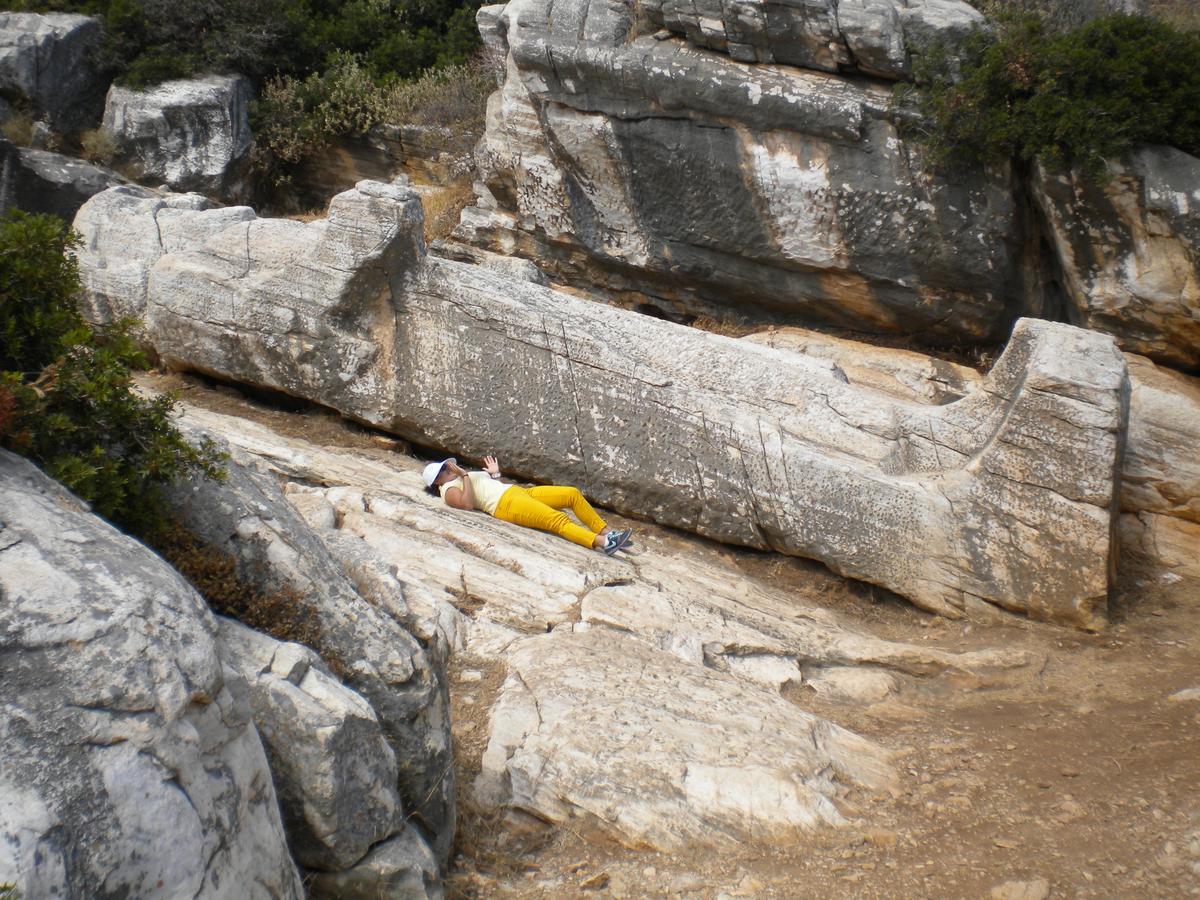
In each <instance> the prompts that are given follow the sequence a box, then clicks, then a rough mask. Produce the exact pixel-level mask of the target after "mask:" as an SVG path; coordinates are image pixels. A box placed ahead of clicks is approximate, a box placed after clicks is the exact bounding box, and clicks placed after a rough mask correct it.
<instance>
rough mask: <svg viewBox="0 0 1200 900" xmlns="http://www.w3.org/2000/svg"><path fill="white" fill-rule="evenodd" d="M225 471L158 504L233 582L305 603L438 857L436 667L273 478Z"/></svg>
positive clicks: (449, 834) (440, 737) (444, 761)
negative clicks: (376, 728) (287, 591)
mask: <svg viewBox="0 0 1200 900" xmlns="http://www.w3.org/2000/svg"><path fill="white" fill-rule="evenodd" d="M189 433H190V434H192V436H193V437H195V438H199V437H201V435H200V434H199V433H193V432H189ZM227 469H228V477H227V478H226V480H225V481H224V482H223V483H221V484H213V483H212V482H210V481H204V482H198V481H197V482H191V483H184V484H181V485H179V486H177V487H173V488H172V489H171V491H170V493H169V495H168V502H169V503H170V504H171V505H172V508H173V509H174V511H175V514H176V515H177V517H178V519H179V521H180V523H181V524H182V525H183V526H184V527H185V528H187V529H188V530H189V531H190V532H192V533H193V534H195V535H196V536H197V537H199V538H201V539H202V540H204V541H205V542H207V543H208V544H210V545H212V546H214V547H216V548H217V549H218V550H221V551H223V552H225V553H227V554H228V555H229V556H231V557H233V558H234V559H235V560H236V561H237V564H238V572H239V574H240V575H241V577H243V578H244V579H246V580H247V581H249V582H250V583H252V584H255V585H257V586H258V587H260V588H262V589H266V590H279V589H281V588H283V587H284V586H288V587H290V588H292V589H293V590H296V591H297V592H299V594H300V595H301V596H302V597H303V598H304V600H305V602H307V603H308V604H309V606H310V608H311V610H312V612H313V614H314V615H315V617H316V619H317V622H318V625H319V628H320V647H318V648H317V649H318V650H320V652H321V653H322V654H323V655H324V656H325V657H326V658H328V659H331V660H336V661H337V663H338V664H339V665H340V666H341V667H342V668H344V670H345V680H346V683H347V685H348V686H349V687H350V688H352V689H353V690H354V691H356V692H357V693H358V694H360V695H362V697H363V698H365V699H366V701H367V702H368V703H370V705H371V707H372V709H373V710H374V713H375V715H376V716H377V717H378V720H379V723H380V725H381V726H382V729H383V733H384V736H385V737H386V739H387V741H388V743H389V744H390V745H391V748H392V750H393V751H394V754H395V763H396V766H397V769H398V773H399V774H398V785H397V786H398V788H399V791H400V795H401V798H402V799H403V801H404V805H405V807H406V809H407V810H408V811H409V813H410V814H411V815H412V816H413V817H415V819H416V820H417V821H420V822H421V823H423V824H424V825H425V826H426V827H427V828H428V829H429V832H430V834H431V835H432V842H433V844H434V849H435V851H436V852H437V853H438V854H439V856H440V858H442V859H443V860H444V859H445V858H446V855H447V853H448V852H449V848H450V842H451V841H452V840H453V836H454V822H455V819H454V800H453V798H454V775H453V771H452V769H451V753H450V734H449V721H448V718H447V715H446V686H445V680H444V671H443V669H442V661H441V660H440V659H437V658H436V657H435V658H433V659H430V657H429V656H428V655H427V654H426V652H425V650H424V648H423V647H422V646H421V644H420V643H419V642H418V641H417V640H416V639H414V638H413V636H412V635H411V634H409V632H408V631H407V630H405V628H404V627H402V625H401V624H400V623H399V622H398V621H397V620H396V619H395V618H394V617H392V616H391V615H389V614H388V613H387V612H386V611H385V610H386V609H387V607H388V603H387V602H386V601H382V602H378V603H369V602H368V601H367V600H365V599H364V598H363V597H362V596H361V595H360V593H359V592H358V590H357V588H356V586H355V585H354V584H353V583H352V582H351V580H350V579H349V578H348V577H347V575H346V574H345V572H344V571H343V569H342V567H341V566H340V565H339V564H338V563H337V562H336V561H335V560H334V559H333V558H332V557H331V556H330V555H329V552H328V550H326V548H325V546H324V545H323V544H322V542H321V541H320V539H319V538H318V537H317V536H316V535H315V534H314V533H313V530H312V529H311V528H310V527H309V526H308V524H307V523H306V522H305V521H304V519H303V518H302V517H301V516H300V515H299V514H298V513H297V512H296V511H295V510H294V509H293V508H292V507H291V506H290V505H289V504H288V503H287V501H286V500H285V499H284V497H283V494H282V493H281V492H280V489H279V486H278V484H277V483H276V482H275V480H274V479H273V478H271V477H270V476H269V475H266V474H263V473H262V472H260V471H258V470H257V469H256V468H254V467H253V466H251V465H247V464H245V463H243V462H239V461H238V458H237V457H236V456H235V458H234V459H233V460H231V461H230V463H229V464H228V465H227ZM330 802H331V803H332V802H333V801H332V799H331V800H330ZM380 802H383V803H384V805H385V806H386V801H384V800H381V801H380ZM341 812H342V813H344V812H345V810H342V811H341ZM338 814H339V813H338V811H337V810H336V809H331V810H330V811H329V815H330V816H336V815H338ZM384 818H386V816H385V817H384ZM378 824H380V823H378V822H377V823H376V825H378ZM376 825H371V824H368V823H363V828H364V829H365V830H366V831H371V830H373V829H374V828H375V827H376ZM360 837H361V835H360ZM355 840H357V839H355ZM349 846H351V845H348V847H349ZM353 846H357V844H354V845H353ZM329 849H330V850H332V851H333V852H334V857H333V860H331V861H330V863H329V864H332V863H333V862H335V861H336V862H337V863H338V864H341V863H342V862H343V861H344V858H345V855H348V854H349V853H350V850H349V849H347V850H346V852H345V855H344V854H342V853H340V852H338V851H337V850H336V849H335V848H329Z"/></svg>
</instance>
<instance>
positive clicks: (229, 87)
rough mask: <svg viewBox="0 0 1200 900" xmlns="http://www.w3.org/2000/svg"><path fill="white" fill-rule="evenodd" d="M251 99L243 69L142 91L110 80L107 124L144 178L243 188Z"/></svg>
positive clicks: (231, 190) (207, 189)
mask: <svg viewBox="0 0 1200 900" xmlns="http://www.w3.org/2000/svg"><path fill="white" fill-rule="evenodd" d="M252 99H253V90H252V88H251V85H250V82H249V80H248V79H246V78H243V77H242V76H240V75H206V76H204V77H202V78H190V79H184V80H179V81H167V82H163V83H162V84H159V85H156V86H154V87H151V88H148V89H147V90H144V91H138V90H133V89H132V88H125V87H120V86H118V85H113V87H112V88H110V89H109V92H108V99H107V101H106V102H105V107H104V130H105V131H107V132H108V133H109V134H111V135H112V137H113V139H114V140H115V141H116V144H117V147H118V149H119V157H118V158H119V159H121V160H122V161H123V162H124V163H126V164H127V165H128V166H129V167H130V168H131V169H132V170H133V171H134V172H135V173H136V176H137V177H138V179H139V180H145V181H150V182H154V183H155V184H161V183H165V184H167V185H169V186H170V187H171V188H172V189H173V190H178V191H200V192H203V193H206V194H221V195H224V196H229V197H239V196H241V195H242V194H244V193H245V191H246V185H245V184H244V183H242V182H243V176H244V174H245V173H244V172H243V171H242V169H243V167H244V164H245V163H246V162H247V160H248V154H249V152H250V139H251V134H250V101H251V100H252Z"/></svg>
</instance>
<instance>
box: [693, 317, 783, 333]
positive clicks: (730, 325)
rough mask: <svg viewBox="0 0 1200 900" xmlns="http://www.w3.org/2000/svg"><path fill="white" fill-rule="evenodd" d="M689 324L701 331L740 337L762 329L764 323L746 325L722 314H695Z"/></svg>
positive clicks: (764, 326)
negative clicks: (717, 317)
mask: <svg viewBox="0 0 1200 900" xmlns="http://www.w3.org/2000/svg"><path fill="white" fill-rule="evenodd" d="M691 326H692V327H693V328H699V329H700V330H701V331H711V332H712V333H713V334H723V335H724V336H725V337H732V338H740V337H745V336H746V335H748V334H754V333H755V332H757V331H764V330H766V328H767V327H768V326H766V325H747V324H746V323H744V322H741V321H739V320H738V319H735V318H733V317H732V316H722V317H721V318H720V319H715V318H713V317H712V316H697V317H696V318H695V319H693V320H692V322H691Z"/></svg>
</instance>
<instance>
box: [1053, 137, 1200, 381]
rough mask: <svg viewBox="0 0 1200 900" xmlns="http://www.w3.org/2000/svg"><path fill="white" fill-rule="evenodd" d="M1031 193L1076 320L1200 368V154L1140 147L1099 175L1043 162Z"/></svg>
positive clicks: (1165, 359)
mask: <svg viewBox="0 0 1200 900" xmlns="http://www.w3.org/2000/svg"><path fill="white" fill-rule="evenodd" d="M1033 194H1034V197H1035V199H1036V201H1037V203H1038V206H1039V207H1040V209H1041V211H1042V213H1043V215H1044V216H1045V218H1046V220H1047V222H1048V223H1049V232H1050V236H1051V238H1052V239H1053V241H1054V244H1055V246H1056V249H1057V258H1058V261H1059V267H1060V269H1061V279H1062V282H1063V286H1064V288H1065V291H1066V294H1067V299H1068V301H1069V313H1070V316H1071V321H1073V322H1078V323H1079V324H1081V325H1084V326H1086V327H1088V328H1097V329H1100V330H1101V331H1107V332H1109V333H1110V334H1114V335H1117V336H1118V337H1119V339H1120V342H1121V346H1122V347H1124V348H1125V349H1127V350H1132V351H1134V352H1135V353H1141V354H1144V355H1146V356H1149V357H1150V358H1151V359H1154V360H1156V361H1157V362H1161V363H1166V364H1168V365H1172V366H1177V367H1182V368H1187V369H1198V368H1200V159H1196V158H1195V157H1194V156H1189V155H1188V154H1186V153H1184V152H1182V151H1180V150H1176V149H1174V148H1172V147H1157V146H1140V147H1137V148H1136V149H1134V150H1133V151H1131V152H1130V153H1129V154H1128V155H1127V157H1126V158H1125V159H1123V160H1114V161H1112V162H1110V171H1109V172H1108V177H1107V178H1106V179H1104V180H1103V181H1100V180H1098V179H1088V178H1086V177H1084V176H1083V175H1081V174H1080V173H1079V172H1066V173H1053V172H1050V171H1047V170H1046V168H1045V167H1042V166H1039V167H1037V169H1036V172H1035V178H1034V185H1033Z"/></svg>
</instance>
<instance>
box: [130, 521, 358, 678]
mask: <svg viewBox="0 0 1200 900" xmlns="http://www.w3.org/2000/svg"><path fill="white" fill-rule="evenodd" d="M154 549H155V550H157V551H158V552H159V554H160V555H161V556H162V557H163V559H165V560H166V561H167V562H169V563H170V564H171V565H172V566H174V567H175V569H176V571H178V572H179V574H181V575H182V576H183V577H184V578H186V579H187V580H188V582H190V583H191V585H192V587H194V588H195V589H196V590H197V591H198V592H199V593H200V596H202V597H203V598H204V599H205V600H206V601H208V605H209V606H210V607H212V610H213V612H215V613H218V614H219V615H222V616H228V617H229V618H231V619H237V620H238V621H239V622H241V623H242V624H243V625H248V626H249V627H251V628H253V629H255V630H256V631H261V632H263V633H264V634H269V635H270V636H271V637H273V638H275V639H276V640H280V641H293V642H295V643H297V644H304V645H305V646H306V647H310V648H311V649H313V650H316V651H317V653H319V654H320V655H321V657H322V659H324V661H325V664H326V665H328V666H329V669H330V671H332V672H333V673H334V674H335V675H337V676H338V677H339V678H342V679H344V678H345V675H346V668H345V666H344V665H343V664H342V662H341V660H339V659H337V658H331V656H330V654H327V653H323V652H322V651H321V644H322V641H321V637H322V635H321V624H320V621H319V619H318V618H317V613H316V610H314V609H313V607H312V604H310V603H309V602H308V601H307V600H306V599H305V598H304V596H303V595H302V594H301V593H300V592H299V591H297V590H296V589H295V588H294V587H292V586H291V585H285V586H283V587H282V588H279V589H278V590H273V591H264V590H261V589H259V588H257V587H255V586H254V585H252V584H250V583H249V582H248V581H247V580H246V579H244V578H242V577H241V576H239V575H238V572H237V562H236V561H235V560H234V559H233V557H231V556H229V555H228V554H227V553H223V552H221V551H220V550H218V549H217V548H216V547H213V546H211V545H210V544H207V543H206V542H204V541H202V540H200V539H199V538H198V537H196V536H195V535H194V534H192V533H191V532H190V531H188V530H187V529H186V528H184V527H183V526H182V525H180V524H178V523H176V524H174V525H172V526H171V527H170V528H167V529H166V530H165V531H164V532H163V533H162V534H161V535H160V536H158V537H157V538H155V540H154Z"/></svg>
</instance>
